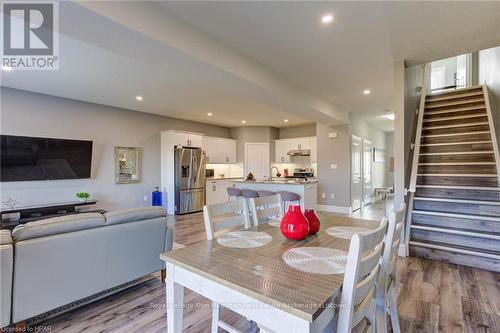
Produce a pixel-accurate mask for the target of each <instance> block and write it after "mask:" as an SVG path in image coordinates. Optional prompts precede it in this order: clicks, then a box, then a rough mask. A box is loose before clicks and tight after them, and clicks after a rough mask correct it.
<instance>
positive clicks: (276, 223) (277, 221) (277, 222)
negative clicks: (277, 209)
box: [268, 219, 281, 228]
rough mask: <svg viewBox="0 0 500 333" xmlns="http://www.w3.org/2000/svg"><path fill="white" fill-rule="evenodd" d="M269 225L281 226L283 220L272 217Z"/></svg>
mask: <svg viewBox="0 0 500 333" xmlns="http://www.w3.org/2000/svg"><path fill="white" fill-rule="evenodd" d="M268 224H269V225H272V226H273V227H278V228H279V227H280V224H281V221H279V220H276V219H272V220H270V221H269V223H268Z"/></svg>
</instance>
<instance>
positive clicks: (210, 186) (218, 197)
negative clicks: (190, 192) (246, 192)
mask: <svg viewBox="0 0 500 333" xmlns="http://www.w3.org/2000/svg"><path fill="white" fill-rule="evenodd" d="M233 186H234V183H232V182H229V181H224V180H209V181H207V188H206V194H207V195H206V198H207V199H206V204H207V205H213V204H217V203H224V202H227V201H228V199H229V196H228V194H227V188H228V187H233Z"/></svg>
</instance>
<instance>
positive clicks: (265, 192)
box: [258, 190, 276, 198]
mask: <svg viewBox="0 0 500 333" xmlns="http://www.w3.org/2000/svg"><path fill="white" fill-rule="evenodd" d="M258 192H259V197H260V198H263V197H270V196H271V195H276V192H273V191H268V190H260V191H258Z"/></svg>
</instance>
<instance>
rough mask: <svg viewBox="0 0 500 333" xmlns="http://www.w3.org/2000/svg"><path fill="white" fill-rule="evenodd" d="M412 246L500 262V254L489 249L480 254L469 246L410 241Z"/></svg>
mask: <svg viewBox="0 0 500 333" xmlns="http://www.w3.org/2000/svg"><path fill="white" fill-rule="evenodd" d="M410 246H427V247H434V248H436V249H441V250H445V251H450V252H453V251H454V250H455V251H459V253H466V254H472V255H476V256H478V257H486V258H493V259H497V260H500V253H499V252H497V251H491V250H487V249H482V250H481V252H478V251H477V249H476V248H473V247H467V246H458V245H450V244H447V243H440V242H432V241H418V242H416V241H410Z"/></svg>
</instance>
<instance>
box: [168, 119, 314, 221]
mask: <svg viewBox="0 0 500 333" xmlns="http://www.w3.org/2000/svg"><path fill="white" fill-rule="evenodd" d="M244 130H246V131H247V132H250V131H253V130H254V129H251V128H245V129H244ZM259 130H261V129H259ZM271 133H272V129H271ZM308 134H309V133H308ZM234 137H235V138H234V139H233V138H220V137H211V136H205V135H203V133H192V132H185V131H177V130H170V131H164V132H161V189H162V191H163V192H164V193H165V195H166V198H167V200H166V201H167V213H168V214H187V213H193V212H198V211H201V210H202V209H203V206H204V205H205V204H215V203H223V202H227V201H228V200H230V198H229V195H228V192H227V188H229V187H235V188H238V189H251V190H256V191H259V190H267V191H272V192H279V191H288V192H292V193H296V194H297V195H298V196H299V197H300V200H299V202H297V203H300V205H301V206H302V208H313V209H314V208H316V200H317V198H316V197H317V180H316V161H317V159H316V156H317V154H316V137H315V136H312V135H310V136H304V137H296V138H294V137H286V138H283V139H281V138H279V135H275V136H274V137H272V136H270V137H271V138H270V139H269V140H268V142H264V143H262V142H261V143H260V145H261V146H262V147H263V148H266V146H267V150H262V151H258V154H257V155H255V156H254V155H252V154H251V152H249V150H247V148H246V147H247V146H248V145H251V144H255V145H258V143H253V141H259V140H257V138H256V139H255V140H253V138H252V137H250V136H249V135H246V136H245V137H243V138H242V137H238V135H234ZM261 137H262V136H259V137H258V139H261ZM242 141H244V142H242ZM266 144H267V145H266ZM242 148H243V149H242ZM241 150H244V151H241ZM254 159H258V160H259V161H258V162H259V163H253V162H254V161H253V160H254ZM253 169H260V170H253ZM249 173H252V174H254V175H256V177H254V179H248V174H249Z"/></svg>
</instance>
